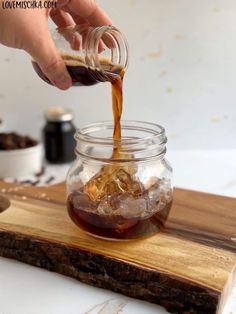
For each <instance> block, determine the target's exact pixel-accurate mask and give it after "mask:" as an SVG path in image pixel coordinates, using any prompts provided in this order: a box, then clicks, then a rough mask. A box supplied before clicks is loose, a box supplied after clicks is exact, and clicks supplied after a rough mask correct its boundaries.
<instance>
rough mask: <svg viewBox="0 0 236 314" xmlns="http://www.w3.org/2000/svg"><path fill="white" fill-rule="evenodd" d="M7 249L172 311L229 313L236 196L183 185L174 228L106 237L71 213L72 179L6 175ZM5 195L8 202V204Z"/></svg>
mask: <svg viewBox="0 0 236 314" xmlns="http://www.w3.org/2000/svg"><path fill="white" fill-rule="evenodd" d="M0 193H1V195H2V196H4V197H7V198H8V199H9V200H10V207H9V208H8V209H6V210H5V211H3V212H2V213H1V214H0V255H1V256H5V257H10V258H14V259H17V260H19V261H22V262H25V263H28V264H31V265H35V266H39V267H43V268H46V269H48V270H51V271H55V272H58V273H61V274H64V275H67V276H71V277H73V278H76V279H78V280H80V281H82V282H85V283H88V284H91V285H94V286H97V287H103V288H107V289H110V290H113V291H116V292H119V293H123V294H125V295H128V296H130V297H135V298H140V299H144V300H147V301H149V302H153V303H156V304H160V305H162V306H164V307H165V308H166V309H167V310H168V311H169V312H171V313H184V314H187V313H198V314H212V313H222V309H223V306H224V302H225V300H227V296H228V295H229V293H230V291H231V288H232V284H233V282H235V276H234V273H235V271H233V270H234V268H235V263H236V199H233V198H226V197H221V196H215V195H209V194H204V193H199V192H193V191H187V190H181V189H176V190H175V192H174V204H173V207H172V210H171V213H170V217H169V219H168V223H167V226H166V230H165V231H162V232H160V233H159V234H157V235H155V236H153V237H151V238H149V239H145V240H135V241H124V242H120V241H105V240H102V239H97V238H94V237H91V236H90V235H88V234H86V233H84V232H83V231H81V230H80V229H79V228H78V227H76V226H75V225H74V224H73V223H72V222H71V220H70V219H69V217H68V215H67V211H66V207H65V188H64V185H63V184H61V185H57V186H52V187H50V188H38V187H37V188H36V187H28V188H27V187H21V186H16V185H12V184H6V183H3V182H0ZM7 205H8V204H7V201H4V199H3V198H1V197H0V208H1V207H2V209H3V208H4V207H7Z"/></svg>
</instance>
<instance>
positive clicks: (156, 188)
mask: <svg viewBox="0 0 236 314" xmlns="http://www.w3.org/2000/svg"><path fill="white" fill-rule="evenodd" d="M147 195H148V199H149V204H150V206H151V207H153V206H156V205H157V204H158V202H159V198H160V185H159V184H158V183H155V184H154V185H152V186H151V187H150V188H149V189H148V190H147Z"/></svg>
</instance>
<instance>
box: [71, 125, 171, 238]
mask: <svg viewBox="0 0 236 314" xmlns="http://www.w3.org/2000/svg"><path fill="white" fill-rule="evenodd" d="M113 127H114V125H113V123H112V122H100V123H94V124H90V125H87V126H85V127H83V128H81V129H79V130H78V131H77V133H76V135H75V139H76V141H77V147H76V155H77V159H76V160H75V161H74V163H73V164H72V166H71V168H70V170H69V172H68V176H67V208H68V212H69V215H70V217H71V219H72V220H73V221H74V222H75V224H77V225H78V226H79V227H80V228H82V229H83V230H85V231H86V232H88V233H90V234H92V235H95V236H98V237H103V238H110V239H126V240H128V239H135V238H141V237H146V236H150V235H153V234H155V233H156V232H158V231H159V230H160V228H162V227H163V226H164V224H165V221H166V219H167V217H168V214H169V211H170V208H171V204H172V184H171V178H172V169H171V166H170V165H169V163H168V162H167V161H166V159H165V153H166V142H167V138H166V135H165V130H164V128H163V127H161V126H159V125H156V124H153V123H147V122H139V121H123V122H122V123H121V129H122V138H121V140H120V141H114V140H113V138H112V134H113ZM118 147H119V151H120V154H119V157H118V158H116V157H115V156H116V155H115V154H114V149H116V148H118Z"/></svg>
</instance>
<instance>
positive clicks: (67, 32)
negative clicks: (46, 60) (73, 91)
mask: <svg viewBox="0 0 236 314" xmlns="http://www.w3.org/2000/svg"><path fill="white" fill-rule="evenodd" d="M51 35H52V38H53V40H54V43H55V45H56V47H57V49H58V51H59V53H60V55H61V57H62V59H63V61H64V63H65V65H66V68H67V70H68V72H69V74H70V76H71V79H72V85H74V86H77V85H87V86H89V85H94V84H97V83H99V82H104V81H109V80H110V78H109V74H119V73H120V72H121V70H122V71H123V70H126V68H127V66H128V59H129V51H128V44H127V40H126V38H125V36H124V34H122V33H121V31H120V30H119V29H117V28H116V27H114V26H100V27H96V28H91V27H88V26H87V25H76V26H68V27H65V28H57V29H55V30H52V31H51ZM32 64H33V67H34V69H35V71H36V72H37V74H38V75H39V76H40V78H42V79H43V80H44V81H45V82H47V83H49V84H51V82H50V81H49V79H48V78H47V77H46V76H45V75H44V73H43V72H42V70H41V69H40V67H39V65H38V64H37V63H36V62H35V61H32Z"/></svg>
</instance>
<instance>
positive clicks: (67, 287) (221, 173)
mask: <svg viewBox="0 0 236 314" xmlns="http://www.w3.org/2000/svg"><path fill="white" fill-rule="evenodd" d="M168 159H169V161H170V162H171V164H172V166H173V168H174V184H175V186H178V187H184V188H188V189H194V190H199V191H205V192H210V193H215V194H222V195H226V196H236V179H235V178H236V163H235V160H236V150H215V151H213V150H212V151H207V150H205V151H203V150H202V151H201V150H189V151H184V150H179V151H170V152H168ZM66 169H67V167H66V166H65V167H62V168H61V172H60V171H59V172H58V168H55V167H52V169H51V172H52V174H54V173H55V172H57V174H58V173H60V175H61V176H62V177H63V176H64V175H65V172H66ZM0 304H1V306H0V314H88V313H89V314H97V313H99V314H118V313H121V312H122V313H124V314H143V313H145V314H152V313H153V314H154V313H156V314H162V313H167V312H166V311H165V310H164V309H163V308H161V307H159V306H156V305H152V304H149V303H146V302H142V301H138V300H135V299H130V298H127V297H124V296H122V295H119V294H116V293H112V292H110V291H108V290H103V289H98V288H94V287H90V286H88V285H85V284H82V283H80V282H78V281H76V280H73V279H71V278H67V277H64V276H61V275H58V274H55V273H51V272H48V271H45V270H42V269H38V268H36V267H32V266H28V265H25V264H22V263H19V262H16V261H12V260H8V259H5V258H0ZM205 314H207V313H205ZM224 314H236V287H235V289H234V290H233V294H232V296H231V297H230V298H229V300H228V304H227V305H226V308H225V310H224Z"/></svg>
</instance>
